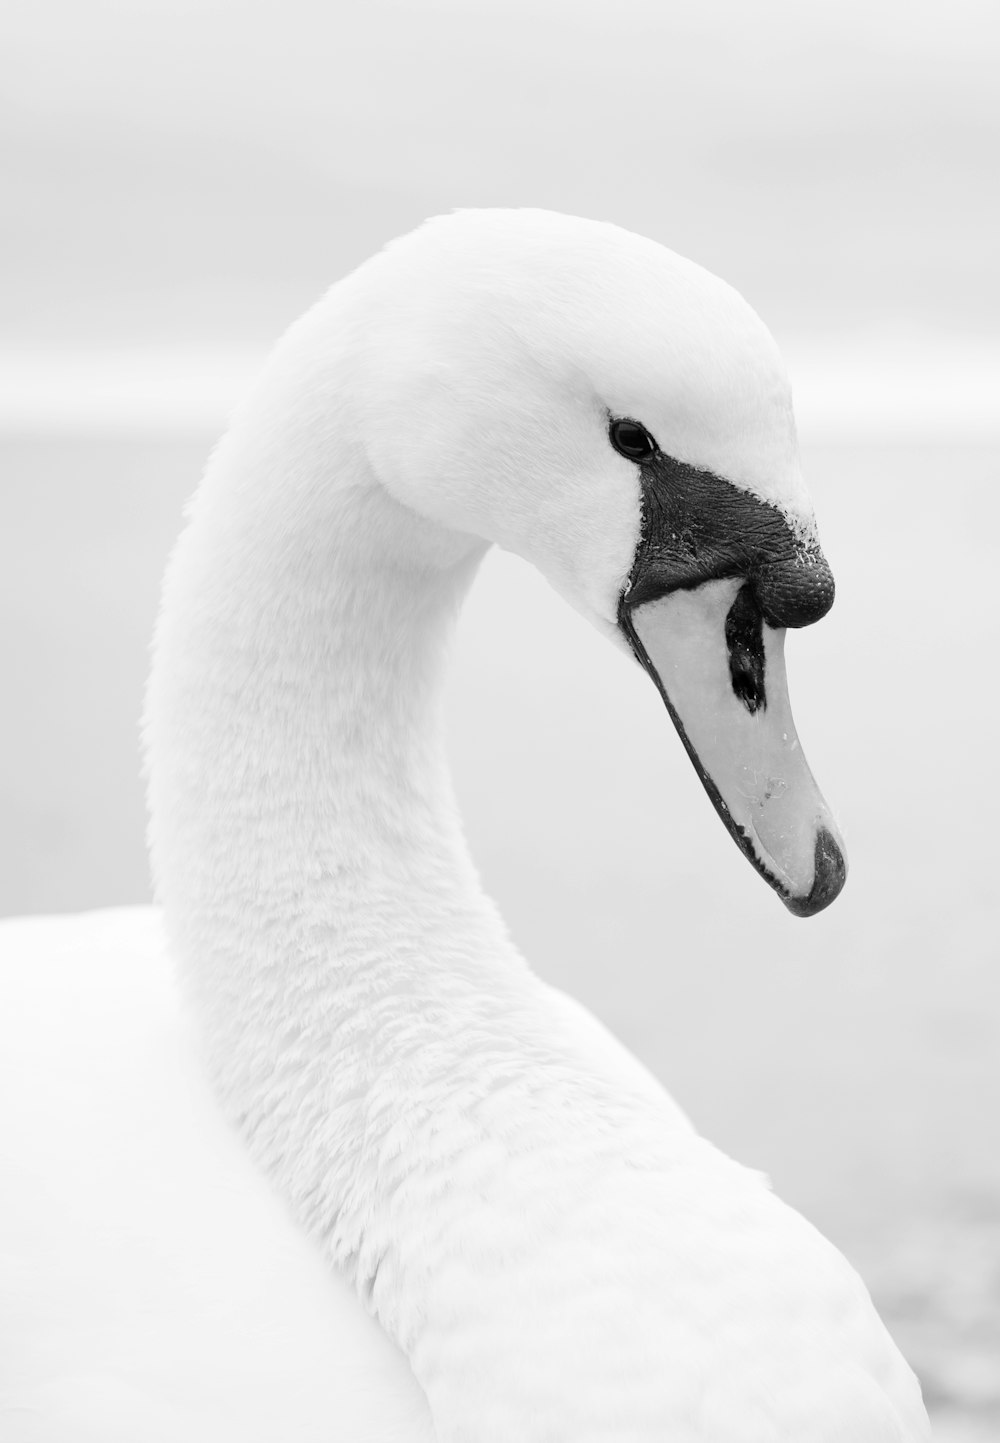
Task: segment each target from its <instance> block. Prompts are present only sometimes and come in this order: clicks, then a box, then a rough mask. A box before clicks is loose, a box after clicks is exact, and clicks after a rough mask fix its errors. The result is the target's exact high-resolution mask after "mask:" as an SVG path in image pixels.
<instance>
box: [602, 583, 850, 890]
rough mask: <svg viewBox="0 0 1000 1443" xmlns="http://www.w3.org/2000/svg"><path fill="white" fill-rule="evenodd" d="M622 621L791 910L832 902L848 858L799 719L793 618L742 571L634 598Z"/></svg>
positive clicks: (719, 796)
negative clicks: (769, 611) (769, 609)
mask: <svg viewBox="0 0 1000 1443" xmlns="http://www.w3.org/2000/svg"><path fill="white" fill-rule="evenodd" d="M622 626H623V630H624V631H625V633H626V635H627V636H628V639H629V641H630V643H631V645H632V649H633V651H634V652H635V654H636V656H637V657H638V659H639V661H640V662H641V663H642V665H643V666H644V667H645V668H646V670H647V671H648V672H649V674H650V675H651V676H652V678H653V680H654V681H655V682H656V684H657V687H658V688H659V690H660V693H661V695H662V697H663V700H664V701H665V702H666V705H667V710H668V711H669V712H670V715H671V717H672V718H673V721H674V725H675V726H676V727H677V730H678V732H679V733H680V736H681V740H682V741H683V743H684V745H685V747H686V748H687V752H688V755H689V756H690V758H691V760H692V761H693V762H694V765H695V769H696V770H697V772H698V775H699V776H700V777H701V780H702V783H703V784H704V787H705V790H706V791H707V792H708V794H709V796H710V797H711V799H712V802H713V804H714V806H715V809H716V811H717V812H718V813H719V816H720V817H721V818H722V820H723V821H724V822H725V824H726V827H727V829H728V830H729V832H730V834H731V835H732V837H733V839H734V840H735V842H736V844H737V846H739V848H740V850H741V851H742V852H743V853H744V854H745V855H746V856H747V857H748V858H749V860H750V861H751V862H752V864H753V865H754V866H755V867H756V868H757V870H758V871H759V872H760V873H761V875H762V876H763V877H764V879H765V880H766V881H767V882H768V883H769V884H770V885H771V886H772V887H773V888H774V889H775V891H776V892H777V893H778V894H779V896H780V897H781V899H782V901H783V902H784V903H785V906H786V907H787V908H788V909H789V911H790V912H793V913H794V914H795V915H796V916H798V917H811V916H813V915H814V914H815V913H816V912H821V911H822V910H823V908H824V907H827V906H829V904H830V903H831V902H832V901H833V900H834V898H835V897H836V896H837V895H838V893H839V892H840V890H841V888H842V887H843V885H844V882H845V880H846V877H847V862H846V859H845V856H844V848H843V844H842V842H841V839H840V836H839V834H838V832H837V828H836V825H835V823H834V821H833V818H832V817H831V815H830V811H829V808H828V807H827V805H826V803H825V802H824V800H823V797H822V796H821V794H820V792H819V789H818V787H817V786H816V783H815V781H814V780H813V775H812V772H811V771H810V770H809V765H808V763H807V762H806V759H805V756H804V755H803V752H802V747H801V745H800V743H799V739H798V735H797V734H796V731H795V723H794V722H793V720H792V712H791V707H790V705H789V701H788V686H787V683H786V680H785V658H784V643H785V632H784V629H783V628H782V629H780V630H778V629H775V628H773V627H770V626H768V625H767V624H766V623H765V622H764V621H763V618H762V616H761V613H760V609H759V607H758V605H757V603H756V601H755V599H754V593H753V589H752V588H751V587H750V586H748V585H745V584H744V583H742V582H741V581H739V580H723V581H707V582H704V583H703V584H702V585H700V586H697V587H695V588H693V589H689V590H675V591H671V592H669V593H667V594H666V595H665V596H660V597H658V598H657V599H655V600H652V601H647V602H644V603H641V604H639V605H636V606H634V607H632V608H628V607H625V608H623V612H622Z"/></svg>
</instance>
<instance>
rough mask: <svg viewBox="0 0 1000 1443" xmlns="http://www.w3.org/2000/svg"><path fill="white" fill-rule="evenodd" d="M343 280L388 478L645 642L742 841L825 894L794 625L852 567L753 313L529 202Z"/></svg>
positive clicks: (667, 258)
mask: <svg viewBox="0 0 1000 1443" xmlns="http://www.w3.org/2000/svg"><path fill="white" fill-rule="evenodd" d="M336 290H337V292H340V293H341V296H342V298H343V301H344V302H345V303H346V308H347V309H346V314H345V315H344V316H343V318H342V323H343V324H345V325H347V326H348V328H349V329H350V331H351V335H352V369H351V380H350V383H349V384H350V389H351V393H352V397H353V403H352V404H353V410H354V416H355V420H356V423H357V424H358V426H359V434H360V436H361V437H362V444H363V446H364V448H365V451H366V455H367V460H368V462H369V464H370V466H371V468H372V470H373V471H374V473H375V475H376V476H377V478H378V479H379V481H380V482H381V483H382V485H383V486H384V488H385V489H386V490H387V491H388V492H389V493H390V494H391V495H392V496H393V497H395V499H396V500H397V501H399V502H401V503H403V505H404V506H405V507H406V508H408V509H409V510H410V511H411V512H416V513H417V514H418V515H420V516H422V517H424V518H426V519H427V520H429V521H432V522H435V523H438V525H439V526H443V527H445V528H447V529H448V531H449V532H451V533H457V534H459V535H462V536H465V537H471V538H478V539H479V540H481V541H484V542H494V543H497V544H499V545H500V546H502V547H504V548H506V549H509V550H511V551H514V552H516V553H518V554H520V555H522V556H523V557H525V558H526V559H527V560H529V561H531V562H533V563H534V564H535V565H536V566H537V567H538V568H539V570H541V571H542V573H543V574H544V575H545V576H546V577H547V578H548V579H549V580H550V582H551V583H552V584H553V585H554V586H555V587H556V589H557V590H558V591H559V592H561V593H562V595H563V596H564V597H566V599H567V600H568V601H569V602H570V603H571V604H572V605H573V606H574V607H576V608H577V609H578V610H579V611H580V612H582V613H583V614H584V615H585V616H586V617H587V618H588V619H589V620H590V621H591V622H593V623H594V624H595V625H596V626H597V627H599V628H600V629H602V630H603V631H604V632H605V633H606V634H607V635H609V636H610V637H611V638H613V639H614V640H615V641H616V642H617V643H618V644H620V645H623V646H626V647H627V648H628V649H629V650H630V651H631V652H632V654H633V655H634V656H635V657H636V659H637V660H638V661H639V662H640V663H641V665H642V666H643V667H644V668H645V669H646V670H647V672H648V673H649V674H650V676H651V677H652V679H653V680H654V682H655V684H656V686H657V687H658V689H659V691H660V693H661V695H662V697H663V700H664V702H665V703H666V706H667V709H668V711H669V713H670V716H671V717H672V719H673V721H674V723H675V725H676V727H677V729H678V731H679V733H680V735H681V738H682V740H683V742H684V745H685V747H686V748H687V750H688V752H689V755H690V756H691V759H692V761H693V762H694V765H695V767H696V769H697V770H698V773H699V775H700V776H701V778H702V781H703V783H704V785H705V788H706V790H707V791H708V793H709V795H710V797H711V799H712V801H713V803H714V805H715V807H716V810H717V811H718V813H719V815H720V817H721V818H722V820H723V822H724V823H725V825H726V827H727V828H728V830H729V831H730V833H731V835H732V836H733V838H734V839H735V840H736V842H737V844H738V845H739V846H740V848H741V850H742V851H743V852H744V853H745V855H746V856H747V857H748V858H749V860H750V861H751V862H752V863H753V865H754V866H755V867H756V868H757V870H758V871H759V872H760V873H761V875H762V876H763V877H764V878H765V879H766V880H767V881H768V882H769V883H770V885H771V886H772V887H774V889H775V890H776V891H777V892H778V893H779V895H780V896H781V897H782V899H783V900H784V901H785V903H786V905H787V906H788V907H789V908H790V910H791V911H792V912H794V913H796V914H797V915H811V914H812V913H814V912H817V911H819V910H821V909H822V908H823V907H825V906H826V905H827V904H828V903H829V902H831V901H832V900H833V898H834V897H835V896H836V895H837V894H838V892H839V891H840V889H841V887H842V885H843V882H844V879H845V875H846V865H845V861H844V851H843V847H842V844H841V842H840V839H839V837H838V834H837V830H836V827H835V825H834V823H833V821H832V819H831V817H830V814H829V811H828V809H827V807H826V805H825V803H824V801H823V799H822V797H821V796H820V794H819V792H818V790H817V788H816V785H815V783H814V781H813V778H812V775H811V773H810V771H809V768H808V766H807V764H806V762H805V760H804V758H803V755H802V749H801V746H800V745H799V742H798V738H797V736H796V733H795V728H794V725H793V722H792V717H791V712H790V710H789V704H788V696H787V688H786V684H785V673H784V662H783V640H784V633H785V629H786V628H787V627H788V626H803V625H806V624H808V623H810V622H812V621H815V620H818V619H819V618H820V617H821V616H822V615H823V614H824V613H825V612H826V611H827V610H828V609H829V607H830V605H831V604H832V601H833V579H832V576H831V573H830V569H829V567H828V565H827V563H826V561H825V559H824V557H823V554H822V552H821V550H820V547H819V543H818V540H817V536H816V528H815V522H814V518H813V512H812V508H811V505H810V501H809V498H808V495H807V493H806V491H805V487H804V485H803V481H802V477H801V472H800V468H799V462H798V451H797V442H796V435H795V425H794V418H793V414H792V407H791V398H790V392H789V386H788V381H787V377H786V374H785V370H784V367H783V364H782V361H781V358H780V355H779V353H778V350H777V347H776V345H775V343H774V341H773V339H772V337H771V336H770V333H769V332H768V331H767V329H766V327H765V326H764V325H763V323H762V321H761V320H760V319H759V317H758V316H757V315H756V313H755V312H754V311H753V310H752V309H751V308H750V306H749V305H747V303H746V302H745V301H744V300H743V299H742V298H741V297H740V296H739V295H738V293H737V292H736V291H734V290H733V289H732V288H731V287H730V286H728V285H726V284H725V283H724V282H723V281H721V280H719V279H718V278H717V277H715V276H713V275H711V274H710V273H709V272H707V271H705V270H703V269H702V268H701V267H699V266H697V265H695V264H693V263H692V262H690V261H688V260H685V259H683V258H682V257H680V256H678V255H676V254H674V253H673V252H672V251H670V250H667V249H666V248H665V247H663V246H661V245H658V244H656V243H655V242H653V241H650V240H647V239H643V238H642V237H639V236H636V235H633V234H631V233H629V232H627V231H624V230H621V229H619V228H618V227H616V226H612V225H606V224H601V223H596V222H590V221H583V220H578V219H574V218H572V217H568V216H562V215H555V214H551V213H548V212H541V211H531V210H522V211H467V212H459V213H457V214H454V215H451V216H448V217H443V218H440V219H437V220H434V221H430V222H428V223H427V224H426V225H424V226H423V227H422V228H421V229H419V230H418V231H416V232H414V233H413V234H412V235H409V236H406V237H404V238H402V239H401V240H399V241H396V242H394V243H392V244H391V245H390V246H388V247H387V248H386V250H385V251H383V252H382V253H381V254H380V255H379V256H377V257H375V258H374V259H373V260H372V261H370V262H368V264H367V265H365V266H363V267H362V268H361V269H360V270H359V271H357V272H355V274H354V276H353V277H351V278H350V280H349V281H348V282H347V283H341V286H340V287H337V288H336Z"/></svg>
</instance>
